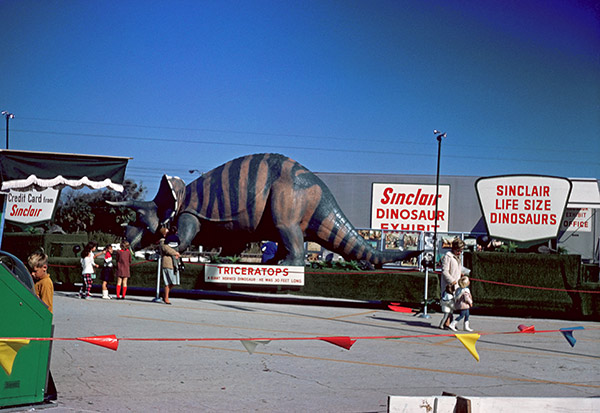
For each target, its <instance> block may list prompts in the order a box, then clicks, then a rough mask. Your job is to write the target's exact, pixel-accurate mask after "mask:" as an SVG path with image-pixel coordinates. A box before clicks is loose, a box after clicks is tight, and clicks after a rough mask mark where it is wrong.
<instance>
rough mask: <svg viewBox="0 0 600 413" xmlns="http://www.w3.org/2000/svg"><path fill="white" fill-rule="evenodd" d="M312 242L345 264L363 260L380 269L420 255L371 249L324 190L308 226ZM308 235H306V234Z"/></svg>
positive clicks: (327, 191) (416, 252)
mask: <svg viewBox="0 0 600 413" xmlns="http://www.w3.org/2000/svg"><path fill="white" fill-rule="evenodd" d="M309 226H310V228H311V229H312V232H311V233H310V235H311V236H309V238H313V239H314V241H316V242H318V243H319V244H321V245H322V246H324V247H325V248H327V249H328V250H330V251H333V252H336V253H338V254H340V255H341V256H342V257H344V259H346V260H359V261H360V260H365V261H368V262H370V263H371V264H373V265H374V266H375V267H376V268H380V267H381V266H382V265H383V264H385V263H389V262H396V261H403V260H407V259H410V258H413V257H417V256H419V255H420V254H421V253H422V252H423V251H379V250H377V249H375V248H373V247H372V246H371V244H370V243H369V242H367V241H366V240H365V239H364V238H363V237H362V236H360V234H359V233H358V231H357V230H356V228H354V226H353V225H352V223H351V222H350V221H349V220H348V218H346V216H345V215H344V213H343V212H342V210H341V209H340V207H339V205H338V204H337V202H336V200H335V198H334V197H333V195H332V194H331V193H330V191H329V190H328V189H326V188H324V190H323V196H322V198H321V202H320V206H319V208H318V210H317V212H316V213H315V215H314V216H313V219H312V220H311V224H310V225H309ZM307 235H309V234H307Z"/></svg>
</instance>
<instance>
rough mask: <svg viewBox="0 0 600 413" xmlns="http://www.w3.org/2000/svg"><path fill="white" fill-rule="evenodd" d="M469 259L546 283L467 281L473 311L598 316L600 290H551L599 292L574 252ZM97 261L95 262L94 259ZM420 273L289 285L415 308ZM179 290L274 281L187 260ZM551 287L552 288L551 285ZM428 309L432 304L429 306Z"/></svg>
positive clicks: (69, 264) (135, 267)
mask: <svg viewBox="0 0 600 413" xmlns="http://www.w3.org/2000/svg"><path fill="white" fill-rule="evenodd" d="M467 260H468V261H469V262H470V263H472V264H471V265H472V270H473V273H472V278H475V279H481V280H485V281H493V282H500V283H506V284H514V285H521V286H534V287H542V288H548V290H544V289H531V288H523V287H519V286H508V285H501V284H493V283H488V282H477V281H473V282H472V283H471V290H472V293H473V297H474V301H475V308H474V309H473V313H474V314H493V315H511V316H520V317H527V316H531V317H533V316H535V317H557V318H569V319H582V318H585V319H587V318H591V319H594V318H595V319H597V318H598V317H599V316H600V294H590V293H582V292H565V291H557V290H591V291H600V284H598V283H588V282H582V276H581V266H580V257H579V256H574V255H540V254H502V253H476V254H473V255H472V256H470V257H468V258H467ZM98 263H100V261H98ZM50 266H51V269H50V272H51V275H52V278H53V279H54V281H58V282H60V283H62V284H63V286H64V288H67V289H69V288H73V284H75V283H80V282H81V275H80V273H81V271H80V264H79V260H78V259H75V258H53V259H51V261H50ZM131 271H132V277H131V278H130V280H129V282H128V285H129V286H131V287H145V288H156V276H157V263H156V262H146V261H134V263H133V264H132V267H131ZM424 281H425V274H424V273H422V272H418V271H415V272H405V271H393V270H391V271H390V272H389V273H384V272H381V271H374V272H360V273H357V272H336V271H334V270H312V269H308V268H307V270H306V276H305V285H304V286H303V287H295V289H293V290H290V292H292V293H293V294H298V295H310V296H319V297H329V298H345V299H355V300H364V301H381V302H399V303H402V304H404V305H406V306H411V307H418V306H419V305H420V304H421V302H422V301H423V290H424ZM96 284H99V281H98V280H97V281H96ZM179 288H180V289H183V290H223V289H235V290H236V291H263V292H277V291H280V290H281V287H278V286H243V285H239V284H236V285H228V284H213V283H205V282H204V265H199V264H194V263H188V264H186V269H185V271H184V272H183V275H182V278H181V286H180V287H179ZM552 289H556V290H552ZM428 291H429V298H434V299H436V298H438V297H439V295H440V288H439V276H438V274H436V273H433V272H430V273H429V279H428ZM430 308H431V309H432V310H434V311H435V310H436V309H437V308H438V307H437V306H436V305H432V306H431V307H430Z"/></svg>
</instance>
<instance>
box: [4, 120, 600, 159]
mask: <svg viewBox="0 0 600 413" xmlns="http://www.w3.org/2000/svg"><path fill="white" fill-rule="evenodd" d="M13 132H21V133H37V134H46V135H61V136H79V137H87V138H96V139H119V140H124V139H127V140H135V141H147V142H169V143H173V142H178V143H187V144H198V145H218V146H238V147H252V148H277V149H282V148H283V149H296V150H307V151H319V152H334V153H340V152H343V153H357V154H371V155H399V156H416V157H425V158H435V155H433V154H427V153H423V152H419V153H414V152H413V153H407V152H395V151H373V150H364V149H344V148H322V147H318V148H317V147H314V146H311V147H306V146H289V145H265V144H253V143H233V142H223V141H203V140H191V139H181V138H141V137H137V136H126V135H102V134H92V133H72V132H55V131H40V130H27V129H17V130H13ZM444 158H453V159H464V160H469V161H472V160H474V159H476V160H479V161H517V162H537V163H556V162H559V161H558V160H554V159H522V158H504V157H493V156H476V157H474V156H461V155H451V154H446V155H444ZM560 162H563V163H564V162H568V163H577V164H579V165H581V164H584V165H594V166H598V165H600V162H593V161H582V160H581V159H577V160H573V161H568V160H565V159H561V160H560Z"/></svg>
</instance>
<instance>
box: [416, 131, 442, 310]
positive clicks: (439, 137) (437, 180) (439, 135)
mask: <svg viewBox="0 0 600 413" xmlns="http://www.w3.org/2000/svg"><path fill="white" fill-rule="evenodd" d="M433 134H434V135H436V139H437V141H438V156H437V173H436V178H435V218H434V225H433V259H432V260H431V262H429V261H428V260H427V261H426V262H425V265H424V267H425V299H424V301H423V304H424V305H423V311H422V312H421V314H420V315H419V317H421V318H431V316H430V315H429V314H427V304H428V300H429V297H428V290H429V268H430V267H431V269H432V270H434V271H435V256H436V255H437V227H438V197H439V194H440V154H441V152H442V138H445V137H446V133H445V132H440V131H439V130H437V129H434V130H433ZM442 292H443V291H442Z"/></svg>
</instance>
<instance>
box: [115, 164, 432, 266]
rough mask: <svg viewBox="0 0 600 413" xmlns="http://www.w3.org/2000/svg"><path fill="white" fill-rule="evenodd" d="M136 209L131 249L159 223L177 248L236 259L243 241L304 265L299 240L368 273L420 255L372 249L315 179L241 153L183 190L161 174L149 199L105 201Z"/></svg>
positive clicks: (305, 172)
mask: <svg viewBox="0 0 600 413" xmlns="http://www.w3.org/2000/svg"><path fill="white" fill-rule="evenodd" d="M111 204H112V205H122V206H127V207H130V208H132V209H134V210H136V211H137V220H136V222H134V223H132V224H130V225H129V226H128V227H127V230H126V237H127V239H128V241H129V242H130V243H131V246H132V248H134V249H137V248H140V247H143V246H145V245H148V244H150V243H151V242H152V241H155V240H156V235H154V234H156V233H157V232H158V229H159V227H160V226H161V225H165V224H166V223H168V222H173V223H175V224H176V225H177V227H178V230H179V232H178V235H179V238H180V244H179V250H180V251H183V250H185V249H186V248H187V247H188V246H189V245H190V244H191V243H192V241H194V243H195V244H197V245H203V246H204V247H205V248H214V247H221V248H222V254H223V255H233V254H236V253H240V252H242V251H243V249H244V248H245V246H246V244H247V243H248V242H252V241H260V240H267V239H268V240H272V241H276V242H278V243H279V248H278V251H277V256H276V258H277V259H280V260H281V262H280V264H281V265H300V266H302V265H304V241H305V240H306V241H314V242H317V243H319V244H321V245H322V246H323V247H325V248H327V249H328V250H330V251H334V252H337V253H338V254H340V255H341V256H342V257H344V258H345V259H347V260H366V261H368V262H370V263H372V264H373V265H374V266H375V267H381V265H383V264H384V263H386V262H394V261H400V260H405V259H408V258H411V257H415V256H418V255H419V254H420V253H421V251H378V250H376V249H374V248H373V247H372V246H371V245H369V243H367V242H366V241H365V240H364V239H363V238H362V237H361V236H360V235H359V234H358V232H357V231H356V229H355V228H354V226H353V225H352V224H351V223H350V222H349V221H348V219H347V218H346V217H345V216H344V214H343V212H342V210H341V209H340V207H339V205H338V204H337V202H336V200H335V198H334V197H333V195H332V194H331V191H330V190H329V188H327V186H326V185H325V183H324V182H323V181H321V179H319V178H318V177H317V176H316V175H315V174H313V173H312V172H310V171H309V170H308V169H306V168H305V167H303V166H302V165H300V164H299V163H298V162H296V161H294V160H292V159H290V158H288V157H286V156H283V155H279V154H269V153H267V154H256V155H248V156H244V157H241V158H237V159H234V160H232V161H229V162H227V163H225V164H223V165H221V166H219V167H218V168H215V169H213V170H211V171H210V172H207V173H205V174H203V175H202V176H201V177H200V178H198V179H196V180H195V181H193V182H191V183H190V184H189V185H187V186H186V185H185V183H184V182H183V180H181V179H180V178H176V177H169V176H166V175H165V176H163V178H162V181H161V184H160V188H159V190H158V193H157V195H156V197H155V198H154V200H152V201H146V202H140V201H126V202H116V203H115V202H111Z"/></svg>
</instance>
